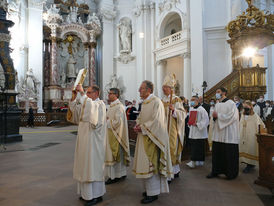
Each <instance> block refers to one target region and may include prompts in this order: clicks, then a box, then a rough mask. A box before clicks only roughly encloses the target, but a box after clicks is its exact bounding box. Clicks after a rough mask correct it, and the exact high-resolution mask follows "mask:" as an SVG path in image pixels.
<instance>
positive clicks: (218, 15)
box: [203, 0, 227, 27]
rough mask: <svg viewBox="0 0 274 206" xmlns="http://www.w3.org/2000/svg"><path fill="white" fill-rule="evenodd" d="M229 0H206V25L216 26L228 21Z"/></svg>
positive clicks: (204, 5)
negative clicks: (227, 2)
mask: <svg viewBox="0 0 274 206" xmlns="http://www.w3.org/2000/svg"><path fill="white" fill-rule="evenodd" d="M226 1H227V0H221V1H220V0H206V1H204V4H203V7H204V26H205V27H216V26H223V25H225V24H226V23H227V4H226Z"/></svg>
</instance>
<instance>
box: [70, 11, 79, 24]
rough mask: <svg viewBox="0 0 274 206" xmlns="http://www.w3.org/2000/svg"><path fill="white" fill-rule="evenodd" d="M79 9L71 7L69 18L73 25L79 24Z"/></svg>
mask: <svg viewBox="0 0 274 206" xmlns="http://www.w3.org/2000/svg"><path fill="white" fill-rule="evenodd" d="M77 12H78V7H70V13H69V18H70V21H71V23H77Z"/></svg>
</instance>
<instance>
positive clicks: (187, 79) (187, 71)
mask: <svg viewBox="0 0 274 206" xmlns="http://www.w3.org/2000/svg"><path fill="white" fill-rule="evenodd" d="M182 57H183V62H184V92H183V94H184V97H186V98H187V99H190V98H191V59H190V53H189V52H186V53H184V54H183V56H182Z"/></svg>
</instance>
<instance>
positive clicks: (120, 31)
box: [0, 0, 274, 206]
mask: <svg viewBox="0 0 274 206" xmlns="http://www.w3.org/2000/svg"><path fill="white" fill-rule="evenodd" d="M273 32H274V0H222V1H220V0H1V2H0V164H1V166H0V205H2V206H9V205H12V206H17V205H18V206H55V205H56V206H57V205H64V206H67V205H83V204H82V202H81V201H79V200H78V197H77V195H76V189H77V188H76V186H75V185H76V184H75V182H74V180H73V177H72V168H73V158H74V156H73V154H74V148H75V141H76V138H78V136H77V134H78V135H79V131H78V132H77V128H78V127H77V125H75V124H72V123H71V122H70V121H68V113H69V112H70V107H71V106H70V105H71V102H72V100H73V92H72V90H75V88H76V82H79V78H82V79H81V80H80V81H81V85H82V87H83V88H84V90H85V91H87V90H88V88H91V87H92V86H94V85H97V86H98V87H99V88H100V93H99V97H98V98H100V100H102V101H103V102H104V103H105V105H106V108H107V110H108V109H110V108H111V101H110V99H109V95H110V91H112V89H113V88H117V89H118V90H119V94H118V99H119V101H120V102H121V103H122V104H123V105H124V110H125V114H126V117H127V124H128V127H127V130H128V136H129V145H130V154H131V159H132V161H133V157H134V151H135V149H136V147H137V146H136V145H137V144H138V140H137V139H138V137H139V136H138V135H139V134H138V132H136V131H137V130H136V125H137V124H138V122H139V120H138V119H137V120H136V118H137V117H138V115H139V114H140V112H141V111H142V110H141V106H142V104H143V102H144V99H143V98H142V96H141V86H140V85H142V84H143V83H144V80H148V81H150V82H152V83H153V89H152V93H153V95H155V96H156V97H159V99H162V100H163V99H164V97H165V95H166V93H165V91H164V82H165V80H166V77H167V76H169V75H173V76H174V84H173V85H172V87H171V88H172V92H171V96H172V95H176V96H177V97H178V98H179V97H180V102H182V105H183V106H184V107H183V108H184V109H183V110H184V111H185V114H186V115H187V116H189V109H191V108H193V105H191V103H192V102H193V101H194V100H193V97H194V98H196V97H199V98H200V99H201V101H200V100H199V101H200V102H199V105H201V106H203V105H208V111H207V112H208V118H209V119H208V121H209V123H208V128H207V133H208V140H206V145H205V152H204V153H205V156H206V159H205V166H204V167H197V168H195V170H194V169H191V168H189V167H188V166H189V165H187V164H186V163H187V161H188V160H190V158H191V148H188V147H187V146H186V144H187V139H188V137H187V136H186V132H185V131H186V130H185V127H189V128H190V125H188V124H187V123H186V124H183V125H184V126H183V127H184V128H183V130H184V135H183V139H184V143H183V149H182V155H181V156H180V159H181V161H182V162H181V164H180V166H179V167H180V168H181V173H180V178H179V180H172V183H171V184H169V194H163V195H161V197H160V198H159V200H157V202H155V203H152V205H154V204H155V205H156V204H157V205H174V204H178V205H181V204H182V205H195V206H196V205H197V206H199V205H211V206H212V205H216V206H217V205H218V206H221V205H241V206H243V205H250V206H253V205H254V206H259V205H262V206H263V205H264V206H270V205H274V34H273ZM82 69H85V70H84V71H85V73H84V74H85V76H84V78H83V75H82V76H79V75H78V74H79V73H80V71H83V70H82ZM77 88H78V87H77ZM220 88H225V93H226V97H227V98H228V99H230V100H232V101H234V102H235V105H236V106H237V108H238V110H239V121H238V122H239V125H241V118H243V115H244V114H245V113H244V112H245V110H244V106H243V108H240V107H238V106H239V105H248V104H249V103H248V102H250V104H251V106H250V107H251V108H252V110H254V112H253V113H256V115H257V116H258V118H260V121H261V122H263V123H262V124H263V125H264V126H262V125H261V126H258V128H257V129H256V134H254V138H255V139H256V141H255V140H254V142H255V143H254V144H256V148H255V149H256V151H257V153H258V155H257V156H256V157H255V156H254V158H255V160H256V161H257V162H256V166H255V168H253V167H252V169H250V170H251V172H250V173H248V174H245V172H242V171H244V166H245V165H244V164H242V163H241V162H240V163H239V175H238V177H237V178H236V179H233V180H231V181H227V180H224V178H218V179H213V181H212V180H209V179H206V178H205V177H206V175H207V174H208V173H209V172H210V170H211V161H212V145H211V144H212V140H211V138H210V136H214V134H212V130H214V128H213V129H212V128H211V124H213V123H212V122H214V121H215V117H213V116H214V115H213V113H215V110H214V107H215V106H216V105H217V101H218V98H217V96H216V91H217V90H218V89H220ZM77 91H78V90H77ZM222 91H223V90H222ZM78 92H79V91H78ZM80 93H81V92H80ZM87 96H88V95H87ZM77 98H78V97H77ZM171 102H172V97H171V99H170V104H171ZM211 103H212V104H211ZM85 104H86V103H84V105H85ZM168 104H169V103H168ZM193 104H194V103H193ZM138 106H139V108H138ZM203 107H204V106H203ZM247 107H248V106H247ZM132 108H134V111H133V109H132ZM204 108H205V110H207V108H206V106H205V107H204ZM211 109H212V111H211ZM170 111H173V110H172V107H170V108H169V112H170ZM82 113H83V112H82ZM168 115H169V117H168V120H167V121H168V122H169V121H170V119H169V118H170V116H171V117H173V113H172V114H171V115H170V113H169V114H168ZM212 115H213V116H212ZM82 116H83V114H82ZM175 116H176V115H175ZM30 117H31V118H30ZM174 118H175V117H174ZM176 118H179V117H178V116H176ZM225 118H227V117H225ZM213 119H214V120H213ZM243 119H244V118H243ZM30 121H31V122H32V123H31V124H30ZM183 121H184V122H185V119H184V120H183ZM196 121H197V120H196ZM242 121H246V119H245V120H242ZM258 121H259V120H258ZM136 122H137V123H136ZM243 124H244V126H243V127H246V124H247V123H246V122H245V123H243ZM177 126H178V125H177ZM255 127H257V125H256V126H255ZM167 128H168V130H169V125H168V127H167ZM239 128H240V130H241V126H239ZM177 129H178V128H177ZM142 131H143V130H142ZM241 131H242V130H241ZM213 133H214V132H213ZM178 135H179V133H178ZM240 135H242V133H240ZM240 141H241V140H240ZM213 142H214V138H213ZM239 154H240V155H241V151H240V153H239ZM246 157H247V156H246ZM249 157H250V156H248V158H249ZM254 158H253V159H254ZM240 161H241V159H240ZM131 164H132V163H131ZM132 167H133V166H132V165H130V166H129V167H128V168H127V173H128V175H127V178H126V179H125V180H123V181H121V182H119V183H116V184H115V185H114V184H113V185H109V186H106V194H105V195H104V201H103V202H102V203H99V205H139V198H138V197H139V196H138V195H139V193H140V194H141V192H142V188H141V184H139V182H138V181H139V180H138V178H137V179H136V178H135V177H134V175H133V174H132V171H131V170H132ZM153 201H154V200H153ZM86 205H89V203H88V202H87V203H86ZM90 205H91V204H90Z"/></svg>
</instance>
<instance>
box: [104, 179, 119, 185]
mask: <svg viewBox="0 0 274 206" xmlns="http://www.w3.org/2000/svg"><path fill="white" fill-rule="evenodd" d="M118 181H119V179H118V178H115V179H113V180H112V179H110V178H109V179H108V180H107V181H106V182H105V184H106V185H110V184H113V183H116V182H118Z"/></svg>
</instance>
